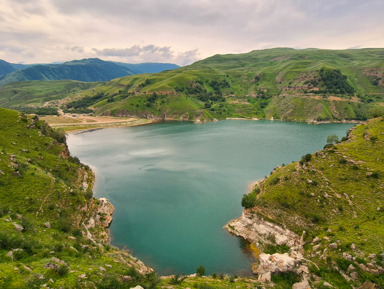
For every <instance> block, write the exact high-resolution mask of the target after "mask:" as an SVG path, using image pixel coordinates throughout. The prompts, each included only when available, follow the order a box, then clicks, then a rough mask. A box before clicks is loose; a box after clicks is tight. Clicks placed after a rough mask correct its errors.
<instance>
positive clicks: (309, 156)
mask: <svg viewBox="0 0 384 289" xmlns="http://www.w3.org/2000/svg"><path fill="white" fill-rule="evenodd" d="M311 159H312V155H311V154H306V155H304V156H302V157H301V160H300V162H299V163H300V164H301V165H302V164H304V163H307V162H309V161H311Z"/></svg>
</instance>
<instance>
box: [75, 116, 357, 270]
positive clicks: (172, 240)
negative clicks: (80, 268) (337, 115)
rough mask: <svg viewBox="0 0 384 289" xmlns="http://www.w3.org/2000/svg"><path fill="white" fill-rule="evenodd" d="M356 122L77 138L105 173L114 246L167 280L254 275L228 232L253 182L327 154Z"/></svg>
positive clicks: (102, 192)
mask: <svg viewBox="0 0 384 289" xmlns="http://www.w3.org/2000/svg"><path fill="white" fill-rule="evenodd" d="M352 126H353V125H352V124H321V125H308V124H305V123H291V122H279V121H266V120H262V121H248V120H225V121H220V122H210V123H204V124H198V125H197V124H193V123H188V122H170V123H163V124H151V125H145V126H139V127H126V128H108V129H103V130H96V131H92V132H85V133H78V134H70V135H69V136H68V145H69V149H70V152H71V154H72V155H73V156H77V157H78V158H79V159H80V160H81V161H82V162H83V163H86V164H88V165H90V166H91V167H92V169H93V170H94V171H95V173H96V185H95V196H96V197H107V198H108V199H109V200H110V201H111V203H112V204H113V205H114V206H115V214H114V220H113V222H112V224H111V227H110V229H111V235H112V244H113V245H115V246H118V247H123V248H127V249H128V250H129V251H130V252H131V253H132V254H133V255H134V256H135V257H138V258H139V259H141V260H142V261H143V262H144V263H145V264H146V265H148V266H151V267H153V268H154V269H155V270H156V271H157V272H158V273H159V274H161V275H168V274H175V273H185V274H191V273H194V272H195V271H196V268H197V267H198V266H199V265H203V266H204V267H205V268H206V270H207V273H208V274H212V273H213V272H216V273H228V274H237V275H246V274H249V273H250V272H251V271H250V267H251V264H252V262H254V261H255V260H254V259H253V258H252V256H250V254H249V253H248V252H247V250H246V249H245V244H244V242H242V241H241V240H240V239H239V238H237V237H234V236H232V235H230V234H228V233H227V232H226V231H225V230H224V229H223V228H222V227H223V226H224V225H225V224H226V223H227V222H228V221H229V220H231V219H233V218H237V217H239V216H240V214H241V210H242V208H241V205H240V203H241V198H242V195H243V194H245V193H246V192H247V190H248V186H249V184H250V183H251V182H252V181H255V180H258V179H262V178H264V176H267V175H269V174H270V172H271V171H272V170H273V168H275V167H276V166H277V165H281V164H288V163H290V162H292V161H297V160H299V159H300V158H301V156H303V155H305V154H307V153H313V152H315V151H317V150H319V149H322V148H323V146H324V145H325V144H326V139H327V136H328V135H331V134H336V135H338V136H339V137H340V138H341V137H343V136H345V135H346V131H347V130H348V129H349V128H350V127H352Z"/></svg>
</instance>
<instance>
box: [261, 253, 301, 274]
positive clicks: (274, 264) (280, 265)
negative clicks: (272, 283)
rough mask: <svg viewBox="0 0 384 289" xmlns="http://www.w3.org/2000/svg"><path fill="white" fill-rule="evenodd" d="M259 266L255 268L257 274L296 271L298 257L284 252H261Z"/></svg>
mask: <svg viewBox="0 0 384 289" xmlns="http://www.w3.org/2000/svg"><path fill="white" fill-rule="evenodd" d="M259 262H260V264H259V266H258V268H257V269H256V270H255V273H256V274H259V275H260V274H265V273H268V272H271V273H284V272H291V271H294V270H295V268H296V265H297V261H296V259H294V258H292V257H290V256H289V255H288V253H284V254H279V253H275V254H272V255H270V254H264V253H262V254H260V255H259Z"/></svg>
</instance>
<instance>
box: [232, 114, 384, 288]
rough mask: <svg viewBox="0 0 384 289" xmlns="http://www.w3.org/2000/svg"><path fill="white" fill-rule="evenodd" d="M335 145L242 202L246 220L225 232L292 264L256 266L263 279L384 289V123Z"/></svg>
mask: <svg viewBox="0 0 384 289" xmlns="http://www.w3.org/2000/svg"><path fill="white" fill-rule="evenodd" d="M329 142H330V144H328V145H326V147H325V149H324V150H321V151H318V152H316V153H315V154H312V155H311V154H308V155H304V156H303V157H302V159H301V160H300V161H299V162H293V163H291V164H288V165H283V166H282V167H278V168H276V169H275V170H274V171H273V173H272V174H271V175H270V176H269V177H268V178H266V179H264V180H262V181H260V182H258V183H257V184H256V186H255V187H254V189H253V191H252V192H251V193H250V194H249V195H245V196H244V197H243V201H242V205H243V206H244V207H246V209H245V210H244V212H243V215H242V217H240V218H239V219H236V220H234V221H231V222H230V223H229V224H228V225H227V226H226V228H227V229H228V230H229V231H230V232H231V233H233V234H235V235H238V236H242V237H244V238H246V239H247V240H249V241H250V242H252V243H253V244H254V245H255V246H257V247H258V248H260V249H261V251H263V253H269V254H274V253H278V254H283V253H289V256H290V257H292V259H286V260H289V261H290V262H292V263H291V267H290V268H289V269H288V270H286V269H287V268H285V269H284V268H278V267H275V268H272V267H273V266H272V267H269V268H268V266H266V265H265V264H266V263H268V262H267V261H265V262H266V263H265V262H264V263H263V262H262V264H261V265H259V266H258V267H257V266H255V268H254V272H256V273H257V274H259V276H262V275H263V274H265V273H267V272H268V271H272V272H278V271H279V270H280V271H284V270H285V271H289V272H290V271H293V272H296V274H297V275H298V277H299V279H300V278H304V279H308V280H309V282H310V283H311V284H312V285H313V286H314V288H325V287H322V286H323V285H321V284H323V282H328V283H329V284H331V285H332V286H334V287H335V288H355V287H357V286H359V284H360V285H361V284H362V283H364V282H365V281H370V282H373V283H375V284H377V285H378V286H379V287H376V288H383V287H384V278H383V276H384V274H383V273H384V269H383V267H384V241H383V240H384V230H383V229H384V226H383V222H384V194H383V189H384V165H383V164H384V163H383V159H384V120H383V118H377V119H372V120H370V121H369V122H368V123H366V124H364V125H358V126H356V127H355V128H352V129H351V131H350V133H349V135H348V136H347V137H345V138H344V139H343V140H342V141H341V142H340V143H338V144H335V145H334V144H332V142H333V141H332V140H330V141H329ZM260 256H261V257H260V258H261V259H262V260H267V259H268V258H270V257H269V255H266V254H263V255H260ZM275 256H276V258H283V257H282V255H275ZM286 257H288V255H286ZM288 258H289V257H288ZM269 265H271V264H269ZM367 288H368V287H367ZM370 288H371V287H370ZM372 288H373V287H372Z"/></svg>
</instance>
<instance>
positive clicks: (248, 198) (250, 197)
mask: <svg viewBox="0 0 384 289" xmlns="http://www.w3.org/2000/svg"><path fill="white" fill-rule="evenodd" d="M256 198H257V196H256V193H254V192H252V193H250V194H244V195H243V198H242V199H241V206H242V207H243V208H245V209H249V208H253V207H254V206H256V200H257V199H256Z"/></svg>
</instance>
